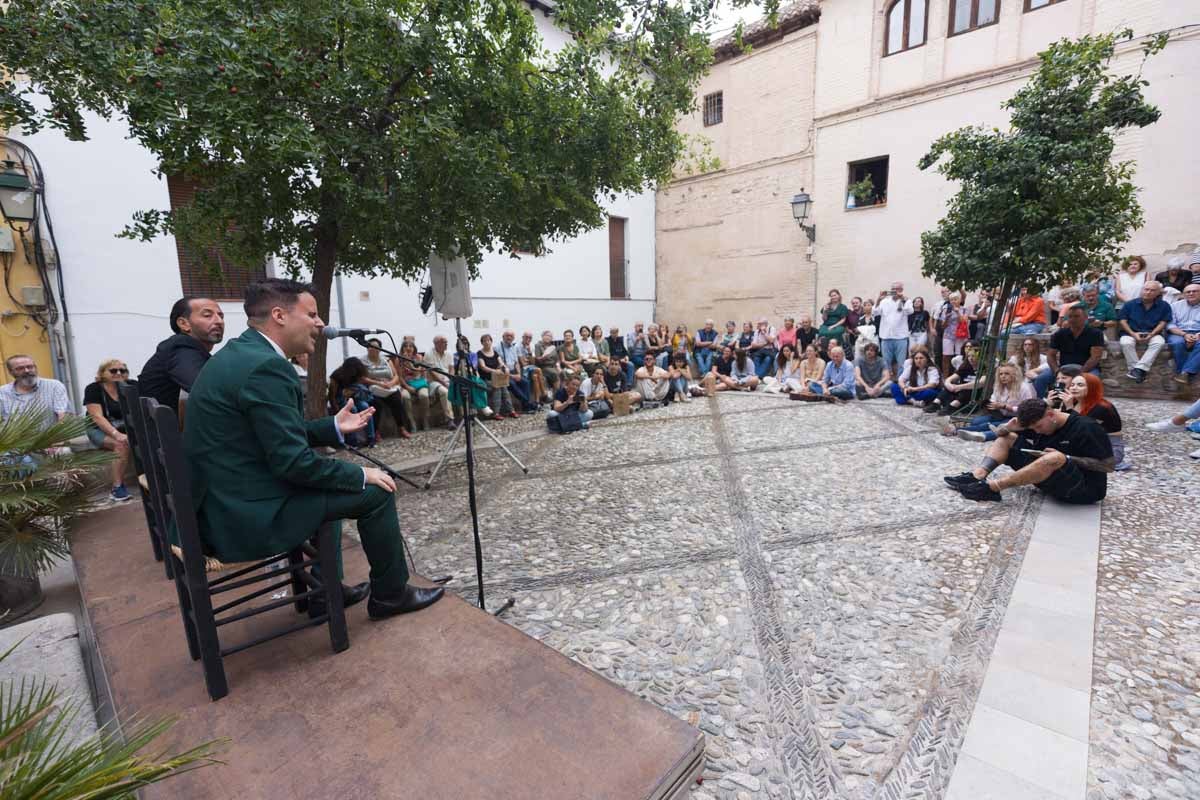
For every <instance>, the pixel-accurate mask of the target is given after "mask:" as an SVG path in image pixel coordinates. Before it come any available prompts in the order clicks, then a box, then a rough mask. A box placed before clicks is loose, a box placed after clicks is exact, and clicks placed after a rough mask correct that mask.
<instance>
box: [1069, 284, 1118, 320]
mask: <svg viewBox="0 0 1200 800" xmlns="http://www.w3.org/2000/svg"><path fill="white" fill-rule="evenodd" d="M1079 305H1081V306H1083V310H1084V311H1085V312H1087V324H1088V326H1089V327H1092V328H1097V329H1099V330H1100V331H1102V332H1103V331H1107V330H1116V328H1117V311H1116V309H1114V308H1113V307H1112V303H1110V302H1109V301H1108V298H1106V297H1105V296H1104V295H1103V294H1101V292H1100V287H1099V285H1097V284H1095V283H1085V284H1084V285H1083V288H1082V290H1081V291H1080V300H1079ZM1068 310H1069V309H1068ZM1060 324H1061V323H1060Z"/></svg>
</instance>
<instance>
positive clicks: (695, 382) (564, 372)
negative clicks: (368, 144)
mask: <svg viewBox="0 0 1200 800" xmlns="http://www.w3.org/2000/svg"><path fill="white" fill-rule="evenodd" d="M1197 265H1200V254H1193V256H1192V257H1191V259H1190V261H1189V260H1187V259H1184V258H1182V257H1177V258H1175V259H1172V260H1171V261H1170V263H1169V265H1168V269H1167V270H1165V271H1163V272H1160V273H1158V274H1157V275H1150V274H1148V273H1147V271H1146V264H1145V261H1144V260H1143V259H1142V258H1141V257H1138V256H1135V257H1132V258H1130V259H1128V260H1127V262H1126V263H1125V265H1124V266H1123V268H1122V270H1121V271H1120V272H1119V273H1118V274H1117V275H1116V276H1115V278H1114V279H1104V278H1101V277H1096V278H1094V279H1092V280H1089V281H1088V282H1086V283H1083V284H1082V285H1069V284H1064V285H1062V286H1058V287H1054V288H1053V289H1052V290H1050V291H1047V292H1045V293H1043V294H1041V295H1038V294H1036V293H1033V292H1031V291H1029V290H1027V289H1024V288H1022V289H1021V290H1020V291H1019V293H1018V294H1017V295H1016V296H1015V297H1014V298H1013V299H1012V300H1011V301H1010V302H1009V303H1008V304H1007V306H1005V307H1001V306H1000V305H998V304H995V303H993V301H992V295H991V293H990V292H987V291H984V292H981V293H980V294H979V295H978V296H977V297H976V298H975V300H974V302H969V301H968V297H967V295H966V293H965V292H962V291H955V290H950V289H942V290H941V292H940V294H941V296H940V298H939V300H938V302H937V303H935V304H927V303H926V302H925V300H924V298H922V297H913V298H909V297H908V296H907V295H906V294H905V292H904V286H903V285H902V284H901V283H899V282H897V283H893V284H892V286H891V287H890V289H887V290H884V291H881V292H880V293H879V295H878V296H877V297H876V298H873V299H872V298H870V297H867V298H862V297H852V298H850V301H849V305H847V304H846V303H845V302H844V299H843V297H842V295H841V293H840V292H839V291H838V290H836V289H833V290H830V291H829V293H828V301H827V303H826V304H825V305H824V307H823V308H822V309H821V311H820V318H819V320H814V319H813V318H811V317H810V316H808V315H807V314H802V315H800V316H799V318H798V319H797V318H794V317H785V318H784V319H783V324H782V326H780V327H775V326H773V325H772V324H771V323H770V321H769V320H768V319H767V318H765V317H760V318H758V319H756V320H754V321H752V322H743V323H741V324H739V323H738V322H736V321H734V320H729V321H727V322H725V323H724V324H723V325H720V326H718V324H717V323H716V322H715V321H714V320H712V319H708V320H705V321H704V324H703V325H702V326H701V327H700V328H699V329H698V330H696V331H695V332H692V331H690V330H689V328H688V326H687V325H683V324H678V325H675V326H674V328H672V327H671V326H669V325H667V324H662V323H660V324H650V325H646V324H644V323H642V322H637V323H635V324H634V326H633V329H632V330H630V331H627V332H622V331H621V330H620V329H619V328H617V327H615V326H613V327H609V328H608V329H607V334H606V333H605V329H604V328H603V327H602V326H600V325H582V326H580V327H579V329H578V330H577V331H576V330H572V329H567V330H564V331H562V332H561V335H560V336H556V334H555V332H554V331H550V330H545V331H542V332H541V334H540V335H539V336H538V337H537V338H536V339H535V338H534V334H533V332H532V331H525V332H523V333H522V334H521V336H520V339H519V340H518V337H517V334H516V332H515V331H512V330H507V331H504V333H503V334H502V336H501V338H500V341H499V342H498V343H497V342H495V341H493V339H492V337H491V336H490V335H488V334H484V335H483V336H482V337H481V338H480V340H479V343H478V347H473V346H472V345H471V343H470V342H469V340H468V339H467V338H466V337H460V338H459V340H458V342H457V344H456V347H455V348H454V349H451V348H450V347H449V341H448V339H447V337H445V336H442V335H437V336H435V337H433V340H432V342H431V347H429V348H428V349H426V350H424V351H422V350H421V349H420V347H419V346H418V345H417V343H416V341H415V339H414V338H413V337H407V336H406V337H404V339H403V342H402V344H401V348H400V353H401V355H403V356H404V359H396V358H389V357H386V356H384V355H383V352H382V344H381V342H380V341H379V340H378V339H371V340H368V341H367V343H366V344H367V345H368V346H367V350H366V353H365V355H364V356H361V357H359V356H355V357H351V358H347V359H346V360H345V361H344V362H343V363H342V364H341V365H339V366H338V367H337V368H336V369H334V370H333V371H332V374H331V375H330V378H329V383H328V397H327V401H328V405H329V407H330V408H331V409H337V408H341V407H343V406H344V405H345V404H346V403H347V401H350V402H351V403H352V404H353V407H354V408H355V409H357V410H365V409H367V408H371V407H373V408H375V410H376V413H375V415H374V416H373V418H372V421H371V424H369V425H368V426H367V428H366V429H365V430H364V431H362V432H360V433H359V434H356V440H355V441H352V442H351V443H354V444H360V445H368V446H370V445H373V444H374V443H375V442H376V441H378V440H379V438H381V430H380V423H381V422H382V421H383V416H382V412H386V413H387V414H388V415H390V416H391V418H392V419H393V420H394V421H395V425H396V429H397V431H398V435H399V436H401V437H405V438H407V437H409V436H411V434H412V432H414V431H418V430H424V429H428V428H429V427H430V426H431V424H433V422H434V420H435V414H436V415H439V416H440V418H441V420H440V422H439V424H443V425H445V426H447V427H449V428H453V427H454V425H455V423H456V420H457V419H459V418H461V416H462V410H463V403H462V402H461V401H460V400H459V399H458V398H455V397H453V392H452V389H451V384H450V381H449V378H448V377H447V373H450V374H463V375H468V374H469V375H470V376H471V377H473V378H474V379H475V384H476V387H477V388H476V390H475V391H473V392H472V398H471V400H470V401H469V404H470V405H471V406H473V407H475V408H478V409H479V412H480V414H481V415H482V416H483V417H485V418H498V417H517V416H520V415H522V414H536V413H538V412H539V411H542V410H543V409H544V410H545V415H546V419H547V423H548V425H550V427H551V428H552V429H556V430H563V431H564V432H568V431H570V430H578V429H581V428H587V427H588V425H589V423H590V422H591V421H592V420H594V419H602V418H604V417H606V416H608V415H610V414H614V413H615V414H627V413H629V412H631V411H633V410H636V409H638V408H652V407H657V406H665V405H669V404H670V403H673V402H681V403H687V402H690V401H691V400H692V398H694V397H698V396H706V395H707V396H712V395H713V394H715V393H717V392H755V391H764V392H770V393H780V394H788V395H791V396H792V397H794V398H796V399H805V400H825V401H829V402H835V403H844V402H848V401H852V400H856V401H869V400H873V399H888V400H891V401H892V402H895V403H897V404H900V405H914V406H919V407H921V408H922V410H923V411H925V412H926V413H930V414H939V415H951V414H955V413H956V412H958V411H959V410H960V409H965V408H968V407H970V408H971V409H972V413H971V415H970V416H969V417H967V418H966V419H965V424H962V425H961V426H959V427H957V428H953V427H947V429H946V433H947V434H950V435H958V436H960V437H962V438H964V439H969V440H976V441H981V442H987V443H989V445H988V446H989V448H991V449H990V450H989V452H992V451H993V450H994V451H995V452H994V455H992V456H990V457H989V458H990V460H994V461H996V463H997V464H999V463H1006V460H1008V461H1015V462H1021V461H1023V459H1026V458H1027V457H1028V453H1026V452H1025V451H1027V450H1028V451H1030V452H1032V451H1034V450H1037V449H1038V448H1018V449H1017V450H1016V451H1013V450H1012V442H1011V441H1009V440H1010V439H1012V438H1013V437H1014V436H1015V435H1017V431H1019V430H1024V431H1026V432H1030V431H1033V430H1034V427H1031V426H1034V425H1035V423H1036V425H1041V426H1042V427H1047V428H1049V427H1054V426H1058V427H1061V426H1062V425H1065V424H1066V422H1064V420H1066V419H1067V418H1068V417H1084V418H1086V419H1087V420H1089V422H1094V423H1095V424H1096V425H1097V426H1098V428H1097V430H1099V431H1101V432H1102V433H1103V434H1104V438H1105V441H1106V442H1107V447H1108V449H1109V450H1110V451H1111V454H1112V457H1113V458H1114V461H1113V465H1112V466H1113V468H1114V469H1118V470H1119V469H1126V468H1128V467H1129V461H1128V459H1127V458H1126V456H1125V448H1124V445H1123V440H1122V430H1121V418H1120V415H1119V414H1118V413H1117V410H1116V409H1115V408H1114V407H1113V405H1112V404H1111V403H1110V402H1109V401H1107V400H1106V399H1105V398H1104V384H1103V382H1102V381H1101V380H1100V378H1099V375H1100V368H1099V364H1100V361H1101V360H1102V359H1103V358H1105V357H1106V352H1107V347H1106V341H1108V340H1109V339H1113V340H1115V341H1116V345H1115V346H1119V349H1120V352H1121V354H1122V356H1123V357H1124V361H1125V367H1124V368H1125V371H1126V375H1127V376H1128V378H1129V379H1130V380H1133V381H1135V382H1137V383H1141V382H1143V381H1145V380H1146V378H1147V376H1148V375H1149V374H1150V371H1151V368H1152V367H1153V365H1154V363H1155V361H1156V360H1157V359H1158V358H1159V357H1160V355H1161V354H1162V352H1163V351H1164V350H1167V351H1168V352H1169V353H1170V354H1171V357H1172V360H1173V368H1174V379H1175V380H1176V381H1177V382H1179V383H1180V384H1191V383H1192V382H1193V381H1194V379H1195V376H1196V374H1197V373H1200V271H1197V272H1193V269H1192V268H1193V267H1196V266H1197ZM994 313H1001V314H1004V315H1005V319H1004V320H1003V321H1004V322H1007V323H1009V324H1010V325H1011V334H1015V335H1016V336H1018V337H1026V338H1023V339H1022V340H1021V345H1020V349H1019V350H1018V351H1017V352H1016V354H1015V355H1013V356H1012V357H1011V358H1009V359H1007V361H1006V363H1003V364H1002V365H1001V366H1000V367H999V368H998V369H997V370H996V375H995V378H994V380H993V381H992V389H991V393H990V396H989V397H987V398H986V399H978V400H976V398H975V397H974V394H975V392H976V391H977V386H976V384H977V382H980V383H982V382H983V380H984V379H985V378H986V377H987V376H986V375H981V374H977V368H978V363H977V359H978V354H979V345H978V343H979V341H980V340H981V339H982V337H983V335H984V333H985V332H986V331H987V328H988V324H989V322H990V320H991V315H992V314H994ZM170 327H171V332H172V335H171V336H169V337H168V338H167V339H165V340H164V341H163V342H161V343H160V344H159V345H158V347H157V349H156V351H155V353H154V355H153V356H151V358H150V359H149V360H148V361H147V362H146V364H145V365H144V366H143V368H142V370H141V372H140V374H139V375H138V382H139V385H140V389H141V392H142V393H143V394H144V395H147V396H152V397H155V398H156V399H157V400H158V402H160V403H162V404H164V405H167V406H170V407H172V408H176V409H178V408H179V405H180V400H181V398H186V396H187V392H188V391H189V390H190V388H191V385H192V382H193V381H194V380H195V378H196V376H197V374H198V373H199V372H200V370H201V368H203V366H204V364H205V363H206V362H207V360H208V359H209V357H210V355H211V352H212V350H213V348H214V346H215V345H216V344H218V343H219V342H220V341H221V340H222V338H223V336H224V315H223V313H222V311H221V308H220V305H219V304H218V303H216V302H215V301H213V300H211V299H207V298H192V297H185V298H182V299H181V300H179V301H178V302H177V303H176V304H175V305H174V306H173V307H172V309H171V319H170ZM1043 333H1049V334H1050V336H1049V339H1048V341H1046V340H1044V339H1040V338H1033V337H1031V336H1030V335H1031V334H1043ZM1043 342H1044V346H1043ZM292 363H293V366H294V367H295V370H296V372H297V375H298V376H299V377H300V378H302V379H303V377H304V376H305V375H306V370H307V359H306V358H294V359H292ZM5 365H6V367H7V368H8V371H9V373H10V375H11V376H12V378H13V381H12V382H11V383H9V384H6V385H4V386H0V418H7V417H8V416H9V415H10V414H11V413H13V411H15V410H17V409H21V408H27V407H31V406H37V407H38V408H40V409H41V410H42V412H43V413H44V414H45V417H46V422H45V424H46V425H49V424H51V423H52V422H53V421H54V420H55V419H59V418H61V417H62V416H63V415H64V414H66V413H68V412H69V411H70V408H69V401H68V398H67V392H66V389H65V387H64V386H63V384H61V383H60V382H58V381H55V380H52V379H47V378H41V377H39V376H38V375H37V367H36V364H34V362H33V359H32V358H30V357H28V356H24V355H14V356H11V357H9V358H8V359H7V360H6V362H5ZM129 376H130V373H129V369H128V367H127V366H126V365H125V363H124V362H122V361H120V360H118V359H109V360H106V361H105V362H104V363H102V364H101V365H100V366H99V368H98V370H97V374H96V379H95V381H94V382H93V383H91V384H89V385H88V386H87V388H86V390H85V392H84V406H85V408H84V410H85V412H86V413H87V415H88V416H89V417H90V418H91V419H92V421H93V423H94V425H95V427H94V428H93V429H91V430H90V432H89V436H88V438H89V439H90V440H91V442H92V444H93V445H95V446H96V447H100V448H106V449H109V450H112V451H113V452H114V453H116V454H117V460H116V461H114V463H113V466H112V490H111V491H112V497H113V499H114V500H118V501H120V500H126V499H128V498H129V492H128V490H127V489H126V488H125V486H124V482H123V476H124V474H125V472H126V468H127V466H128V461H129V447H128V440H127V438H126V436H125V433H124V426H123V422H122V419H121V412H120V406H119V403H118V402H117V393H116V387H117V385H118V384H119V383H120V382H122V381H125V380H128V379H129ZM303 383H304V381H303V380H301V384H302V385H303ZM1032 401H1038V402H1039V403H1041V405H1038V404H1037V403H1032ZM1038 409H1041V410H1042V416H1039V417H1037V420H1034V415H1035V412H1037V411H1038ZM1055 415H1057V416H1055ZM1063 415H1066V416H1063ZM1042 417H1045V419H1046V420H1050V421H1048V422H1045V423H1044V424H1043V423H1042V422H1040V421H1038V420H1041V419H1042ZM1197 417H1200V403H1198V404H1194V405H1193V406H1192V407H1190V408H1188V409H1187V410H1186V411H1184V412H1183V413H1181V414H1180V415H1177V416H1176V417H1172V418H1171V419H1168V420H1163V421H1160V422H1158V423H1154V424H1153V425H1151V427H1152V428H1153V429H1154V430H1159V431H1176V430H1180V431H1182V430H1188V431H1190V432H1192V433H1193V435H1194V436H1196V437H1197V438H1200V422H1198V421H1197ZM1022 419H1024V420H1025V421H1024V422H1022V421H1021V420H1022ZM1031 420H1033V421H1031ZM960 421H961V419H960ZM1051 422H1053V425H1052V424H1051ZM1075 424H1076V423H1075V422H1073V421H1072V422H1071V425H1072V426H1074V425H1075ZM1055 430H1057V428H1055ZM1030 435H1034V434H1032V433H1031V434H1030ZM1037 435H1039V436H1043V438H1044V437H1045V436H1046V435H1048V434H1037ZM1059 438H1061V437H1059ZM1091 438H1093V439H1095V440H1096V441H1099V438H1100V437H1099V435H1096V436H1092V437H1091ZM1013 452H1016V453H1017V456H1013ZM1190 455H1191V456H1192V457H1194V458H1200V450H1197V451H1195V452H1193V453H1191V454H1190ZM1083 457H1084V458H1087V456H1083ZM1028 466H1030V464H1026V463H1021V464H1020V465H1019V466H1016V467H1015V468H1016V469H1017V470H1018V472H1019V471H1020V470H1022V469H1024V468H1025V467H1028ZM1043 466H1044V465H1043ZM992 468H994V465H993V466H992V467H991V468H987V469H984V468H981V469H980V470H977V471H976V472H977V473H981V474H974V473H971V474H970V475H971V479H970V481H966V480H965V479H964V480H959V481H958V483H957V484H955V483H954V481H952V480H951V479H949V478H948V479H947V482H948V483H950V484H951V485H954V486H955V488H961V486H963V485H971V486H974V485H975V484H977V483H979V482H980V481H982V482H983V485H984V487H985V488H984V489H979V488H978V487H977V486H976V488H969V490H968V491H965V492H964V494H970V493H974V494H975V495H978V497H976V498H975V499H981V498H982V499H991V498H990V496H988V495H989V493H998V491H999V490H1000V489H1002V488H1004V486H1007V485H1019V484H1013V483H1011V482H1007V483H1004V486H997V485H996V483H997V482H996V481H992V480H991V479H990V478H989V477H988V476H989V475H990V473H991V469H992ZM966 474H967V473H964V475H966ZM960 477H961V476H956V477H955V480H958V478H960ZM988 481H991V483H990V484H989V483H988ZM972 482H975V483H972ZM997 496H998V494H997Z"/></svg>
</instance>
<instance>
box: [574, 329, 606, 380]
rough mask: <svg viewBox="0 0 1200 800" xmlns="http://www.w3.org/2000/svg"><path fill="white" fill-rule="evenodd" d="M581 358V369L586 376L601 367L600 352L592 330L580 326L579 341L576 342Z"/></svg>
mask: <svg viewBox="0 0 1200 800" xmlns="http://www.w3.org/2000/svg"><path fill="white" fill-rule="evenodd" d="M575 346H576V347H578V348H579V357H580V358H581V359H582V360H583V363H582V364H581V368H582V371H583V374H584V376H587V375H591V374H592V373H593V372H595V371H596V367H598V366H600V351H599V350H598V349H597V348H596V343H595V342H593V341H592V329H591V328H590V327H588V326H587V325H580V326H579V339H578V340H577V341H576V344H575Z"/></svg>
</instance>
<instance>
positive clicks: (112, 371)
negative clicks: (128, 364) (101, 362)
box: [108, 367, 129, 375]
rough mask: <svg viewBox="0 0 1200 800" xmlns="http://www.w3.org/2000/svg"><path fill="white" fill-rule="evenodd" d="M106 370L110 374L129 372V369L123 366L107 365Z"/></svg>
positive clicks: (126, 373) (125, 373)
mask: <svg viewBox="0 0 1200 800" xmlns="http://www.w3.org/2000/svg"><path fill="white" fill-rule="evenodd" d="M108 372H109V374H110V375H128V374H129V370H128V369H127V368H125V367H109V368H108Z"/></svg>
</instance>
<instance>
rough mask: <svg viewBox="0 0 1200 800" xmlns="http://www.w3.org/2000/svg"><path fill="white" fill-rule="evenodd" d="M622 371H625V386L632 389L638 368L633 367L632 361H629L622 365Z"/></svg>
mask: <svg viewBox="0 0 1200 800" xmlns="http://www.w3.org/2000/svg"><path fill="white" fill-rule="evenodd" d="M621 369H623V370H625V386H627V387H628V388H630V389H632V388H633V376H634V374H636V373H637V367H635V366H634V365H633V362H632V361H629V362H626V363H625V364H624V365H622V367H621Z"/></svg>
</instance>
